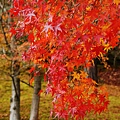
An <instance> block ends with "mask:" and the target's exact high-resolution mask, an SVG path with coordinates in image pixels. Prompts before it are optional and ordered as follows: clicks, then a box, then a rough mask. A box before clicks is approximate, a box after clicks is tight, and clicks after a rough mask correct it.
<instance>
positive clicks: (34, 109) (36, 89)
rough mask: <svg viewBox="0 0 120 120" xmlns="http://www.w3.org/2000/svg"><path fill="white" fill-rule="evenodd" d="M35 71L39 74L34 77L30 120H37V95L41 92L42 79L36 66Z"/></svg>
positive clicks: (38, 99)
mask: <svg viewBox="0 0 120 120" xmlns="http://www.w3.org/2000/svg"><path fill="white" fill-rule="evenodd" d="M35 69H36V72H37V73H38V72H39V73H38V75H37V76H35V77H34V92H33V98H32V105H31V114H30V120H38V114H39V102H40V95H38V93H39V91H40V90H41V79H42V78H43V75H42V74H41V72H40V69H39V68H38V67H37V66H36V68H35Z"/></svg>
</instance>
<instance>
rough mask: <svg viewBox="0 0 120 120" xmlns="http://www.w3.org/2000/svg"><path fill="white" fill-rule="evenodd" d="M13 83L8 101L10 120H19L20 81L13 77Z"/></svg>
mask: <svg viewBox="0 0 120 120" xmlns="http://www.w3.org/2000/svg"><path fill="white" fill-rule="evenodd" d="M13 81H14V82H13ZM13 81H12V96H11V100H10V102H11V105H10V120H20V80H19V78H16V77H13Z"/></svg>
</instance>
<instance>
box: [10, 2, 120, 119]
mask: <svg viewBox="0 0 120 120" xmlns="http://www.w3.org/2000/svg"><path fill="white" fill-rule="evenodd" d="M13 6H14V7H13V8H12V9H11V10H10V13H11V15H12V16H13V18H15V21H17V22H16V29H13V26H12V29H11V31H12V34H16V36H17V37H21V36H23V35H27V36H28V41H29V42H30V43H31V46H30V48H29V49H28V51H27V52H26V53H24V54H23V57H24V58H25V59H26V60H29V59H31V60H32V61H34V62H35V63H37V64H39V65H40V66H41V67H43V68H46V69H47V72H46V76H47V80H48V86H47V88H46V92H47V93H49V92H51V93H52V95H53V96H54V100H53V110H52V111H51V113H53V112H54V113H55V116H56V117H58V118H64V119H66V120H67V119H69V118H70V117H72V118H75V119H76V120H78V119H80V118H84V117H85V115H86V114H87V113H89V112H94V113H101V112H102V111H104V110H105V109H106V108H107V105H108V99H107V93H106V92H105V90H104V89H102V88H96V87H95V83H94V82H93V81H92V80H91V79H90V78H87V76H86V75H85V74H83V72H82V71H81V72H80V71H79V67H80V66H82V67H83V68H88V67H89V66H90V62H91V60H92V59H93V58H95V57H97V56H100V55H101V54H104V53H106V51H107V50H108V49H109V48H111V47H115V46H116V45H117V42H118V37H119V34H120V24H118V23H119V22H120V6H119V4H118V2H117V5H116V4H115V3H114V2H113V0H101V1H100V0H84V1H83V0H69V1H68V0H13ZM15 31H16V32H15ZM76 70H77V71H78V73H76V74H75V75H73V76H71V74H74V72H76ZM78 74H79V75H78Z"/></svg>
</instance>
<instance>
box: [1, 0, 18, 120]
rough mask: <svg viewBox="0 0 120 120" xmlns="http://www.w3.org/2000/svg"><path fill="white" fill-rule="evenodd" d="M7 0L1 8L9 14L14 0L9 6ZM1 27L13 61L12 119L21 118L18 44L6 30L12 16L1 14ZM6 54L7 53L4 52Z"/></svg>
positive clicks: (3, 1) (11, 74)
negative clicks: (8, 11) (8, 35)
mask: <svg viewBox="0 0 120 120" xmlns="http://www.w3.org/2000/svg"><path fill="white" fill-rule="evenodd" d="M7 2H8V1H7V0H1V1H0V9H1V11H2V14H3V15H4V14H7V12H6V11H7V10H8V8H12V1H11V0H10V1H9V2H10V5H9V6H7ZM0 21H1V28H2V32H3V35H4V40H5V44H6V48H7V51H9V53H10V55H8V58H9V59H8V60H9V61H11V66H10V69H11V71H10V74H9V75H10V77H11V78H12V96H11V100H10V116H9V119H10V120H20V79H19V78H18V76H19V70H20V65H19V62H18V60H15V58H16V57H17V45H16V41H15V38H14V37H12V38H11V40H9V38H8V37H7V35H6V30H8V29H9V28H10V24H11V22H12V19H11V17H10V16H9V17H8V20H7V21H6V20H4V19H3V18H2V16H1V20H0ZM4 54H5V56H7V55H6V53H5V52H4Z"/></svg>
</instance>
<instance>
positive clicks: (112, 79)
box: [99, 67, 120, 86]
mask: <svg viewBox="0 0 120 120" xmlns="http://www.w3.org/2000/svg"><path fill="white" fill-rule="evenodd" d="M99 77H100V82H103V83H106V84H108V85H115V86H120V67H119V68H116V69H114V68H110V69H109V70H103V71H100V73H99Z"/></svg>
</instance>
